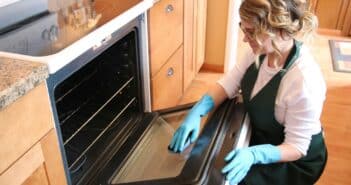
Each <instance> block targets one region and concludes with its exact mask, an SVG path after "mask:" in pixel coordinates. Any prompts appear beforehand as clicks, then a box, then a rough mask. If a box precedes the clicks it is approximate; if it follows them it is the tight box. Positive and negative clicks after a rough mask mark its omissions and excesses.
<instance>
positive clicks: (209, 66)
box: [201, 63, 224, 73]
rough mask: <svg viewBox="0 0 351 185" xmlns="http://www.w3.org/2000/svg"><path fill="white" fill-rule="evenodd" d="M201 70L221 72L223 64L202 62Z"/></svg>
mask: <svg viewBox="0 0 351 185" xmlns="http://www.w3.org/2000/svg"><path fill="white" fill-rule="evenodd" d="M201 70H204V71H211V72H216V73H223V72H224V66H223V65H217V64H207V63H204V64H203V65H202V67H201Z"/></svg>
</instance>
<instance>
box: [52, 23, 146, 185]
mask: <svg viewBox="0 0 351 185" xmlns="http://www.w3.org/2000/svg"><path fill="white" fill-rule="evenodd" d="M137 34H138V33H137V30H136V29H134V30H133V31H131V32H130V33H128V34H127V35H125V36H124V37H123V38H122V39H120V40H118V41H117V42H116V43H115V44H113V45H112V46H110V47H109V48H108V49H107V50H105V51H104V52H102V53H101V54H100V55H98V56H97V57H96V58H94V59H93V60H92V61H90V62H89V63H88V64H86V65H85V66H84V67H82V68H80V69H79V70H78V71H76V72H75V73H73V74H72V75H71V76H70V77H68V78H67V79H66V80H64V81H63V82H62V83H60V84H59V85H57V86H56V87H55V90H54V99H55V105H56V111H57V117H58V120H59V126H60V131H61V136H62V143H63V147H64V151H65V156H66V161H67V168H68V171H69V174H70V176H71V181H72V183H73V184H75V183H76V182H78V181H79V179H81V178H82V177H83V176H84V175H86V174H87V173H88V171H89V170H92V169H93V168H94V166H96V165H97V164H96V163H98V161H101V160H102V159H101V160H100V159H99V158H101V157H102V156H104V154H105V153H107V152H111V151H112V150H117V149H118V146H119V145H121V144H122V143H123V142H124V141H123V138H127V136H126V135H127V134H128V133H129V132H130V130H132V129H133V127H135V125H136V124H137V123H139V122H140V120H142V119H143V118H142V117H143V115H144V114H142V110H143V107H142V102H141V93H142V92H141V90H140V89H141V88H140V86H141V84H140V75H139V74H140V73H139V72H138V70H139V66H138V60H139V58H138V45H137ZM108 141H109V142H108ZM112 144H113V146H111V145H112Z"/></svg>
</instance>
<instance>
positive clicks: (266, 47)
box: [240, 21, 273, 55]
mask: <svg viewBox="0 0 351 185" xmlns="http://www.w3.org/2000/svg"><path fill="white" fill-rule="evenodd" d="M240 28H241V30H242V31H243V33H244V39H243V41H244V42H247V43H249V45H250V47H251V49H252V51H253V53H255V54H257V55H260V54H266V53H270V52H273V47H272V44H271V43H272V42H271V39H270V37H269V36H268V35H257V38H258V39H259V40H260V41H261V43H262V45H259V44H258V42H257V41H256V39H255V28H254V26H252V24H250V23H248V22H245V21H242V22H241V23H240Z"/></svg>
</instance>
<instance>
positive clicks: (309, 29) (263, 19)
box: [239, 0, 318, 57]
mask: <svg viewBox="0 0 351 185" xmlns="http://www.w3.org/2000/svg"><path fill="white" fill-rule="evenodd" d="M309 8H310V7H309V2H308V1H307V2H306V0H244V1H243V2H242V4H241V6H240V10H239V13H240V18H241V20H243V21H245V22H249V23H251V24H252V25H253V26H254V30H255V32H254V39H255V40H256V41H257V43H258V44H260V45H262V42H261V41H260V40H259V38H258V35H261V34H266V35H268V36H269V37H271V38H274V37H276V35H277V33H278V34H281V35H283V36H284V37H286V36H287V37H289V38H294V39H297V40H308V39H309V38H311V36H312V35H313V33H314V32H315V30H316V28H317V27H318V19H317V17H316V16H315V15H314V14H313V13H312V12H311V11H309ZM272 46H273V48H274V53H275V54H276V55H277V56H279V57H281V52H280V51H279V49H278V47H277V44H276V43H275V42H274V41H273V39H272Z"/></svg>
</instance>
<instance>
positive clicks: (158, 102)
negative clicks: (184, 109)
mask: <svg viewBox="0 0 351 185" xmlns="http://www.w3.org/2000/svg"><path fill="white" fill-rule="evenodd" d="M182 94H183V46H181V47H179V48H178V50H177V51H176V52H175V53H174V55H173V56H171V58H170V59H169V61H168V62H167V63H166V64H165V65H164V66H163V67H162V68H161V70H160V71H159V72H158V73H157V74H156V75H155V76H154V77H153V78H152V109H153V110H157V109H163V108H168V107H173V106H175V105H177V103H178V101H179V99H180V98H181V96H182Z"/></svg>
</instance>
